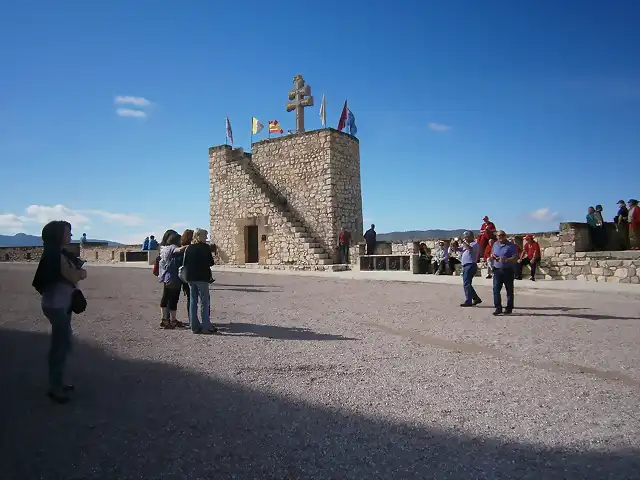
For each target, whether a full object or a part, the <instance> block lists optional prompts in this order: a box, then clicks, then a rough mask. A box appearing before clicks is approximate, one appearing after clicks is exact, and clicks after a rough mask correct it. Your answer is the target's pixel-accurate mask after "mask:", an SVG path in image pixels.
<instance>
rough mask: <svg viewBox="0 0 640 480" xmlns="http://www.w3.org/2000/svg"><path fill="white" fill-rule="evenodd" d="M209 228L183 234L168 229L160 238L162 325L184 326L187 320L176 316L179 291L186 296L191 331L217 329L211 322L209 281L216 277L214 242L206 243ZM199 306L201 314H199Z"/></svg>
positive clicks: (202, 331) (158, 272)
mask: <svg viewBox="0 0 640 480" xmlns="http://www.w3.org/2000/svg"><path fill="white" fill-rule="evenodd" d="M207 237H208V232H207V231H206V230H203V229H200V228H196V229H195V230H191V229H187V230H185V231H184V232H183V233H182V235H180V234H179V233H178V232H176V231H175V230H167V231H166V232H165V233H164V235H163V236H162V241H161V242H160V254H159V256H158V258H157V260H156V262H157V264H156V266H157V268H156V267H154V273H155V274H156V275H157V277H158V281H159V282H160V283H162V297H161V299H160V313H161V320H160V327H161V328H164V329H175V328H185V327H186V326H187V324H185V323H184V322H181V321H180V320H178V318H177V312H178V302H179V301H180V293H181V292H183V293H184V295H185V297H186V298H187V312H188V315H189V324H188V326H189V327H190V328H191V331H192V332H193V333H195V334H213V333H216V332H217V331H218V329H217V328H216V327H215V326H214V325H213V324H212V323H211V297H210V294H209V284H210V283H213V282H214V281H215V280H214V278H213V276H212V273H211V267H212V266H213V263H214V262H213V252H214V250H215V246H213V245H209V244H208V243H207ZM198 306H200V309H199V310H200V317H198Z"/></svg>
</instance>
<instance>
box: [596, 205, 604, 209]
mask: <svg viewBox="0 0 640 480" xmlns="http://www.w3.org/2000/svg"><path fill="white" fill-rule="evenodd" d="M597 209H600V210H604V208H602V205H596V210H597Z"/></svg>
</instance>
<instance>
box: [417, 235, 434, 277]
mask: <svg viewBox="0 0 640 480" xmlns="http://www.w3.org/2000/svg"><path fill="white" fill-rule="evenodd" d="M418 254H419V255H420V256H419V257H418V272H419V273H420V275H425V274H427V273H431V258H432V257H431V250H429V247H427V245H426V244H425V243H424V242H423V243H421V244H420V247H419V249H418Z"/></svg>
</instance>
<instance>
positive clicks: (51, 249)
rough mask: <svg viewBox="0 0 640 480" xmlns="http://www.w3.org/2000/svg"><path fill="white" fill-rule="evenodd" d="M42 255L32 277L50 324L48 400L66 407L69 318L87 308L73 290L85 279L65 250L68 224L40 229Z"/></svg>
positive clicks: (57, 223) (75, 259)
mask: <svg viewBox="0 0 640 480" xmlns="http://www.w3.org/2000/svg"><path fill="white" fill-rule="evenodd" d="M42 243H43V247H44V248H43V252H42V257H41V258H40V263H38V269H37V270H36V274H35V276H34V277H33V283H32V285H33V287H34V288H35V289H36V290H37V291H38V293H39V294H40V295H42V301H41V303H42V311H43V313H44V315H45V316H46V317H47V319H48V320H49V322H50V323H51V344H50V347H49V358H48V361H49V392H48V394H47V395H48V396H49V398H50V399H51V400H52V401H53V402H55V403H67V402H68V401H69V400H70V398H69V396H68V394H69V393H70V392H72V391H73V385H69V384H65V383H64V382H63V378H64V370H65V365H66V361H67V356H68V354H69V352H70V351H71V336H72V330H71V315H72V313H81V312H83V311H84V309H85V308H86V300H85V299H84V296H83V295H82V292H81V291H80V290H78V289H77V288H76V285H77V284H78V282H79V281H80V280H84V279H85V278H87V271H86V270H85V269H83V268H82V265H83V264H84V262H83V261H82V260H81V259H80V258H78V257H77V256H75V255H74V254H73V253H71V252H69V251H67V250H65V248H64V247H65V246H66V245H68V244H69V243H71V224H70V223H69V222H64V221H54V222H50V223H48V224H46V225H45V226H44V228H43V229H42Z"/></svg>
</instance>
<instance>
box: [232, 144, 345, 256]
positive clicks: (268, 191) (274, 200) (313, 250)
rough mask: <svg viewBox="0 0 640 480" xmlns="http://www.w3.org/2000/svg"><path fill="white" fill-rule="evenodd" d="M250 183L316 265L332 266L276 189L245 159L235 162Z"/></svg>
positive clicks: (296, 213) (319, 242)
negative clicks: (280, 218)
mask: <svg viewBox="0 0 640 480" xmlns="http://www.w3.org/2000/svg"><path fill="white" fill-rule="evenodd" d="M237 163H238V164H239V165H240V166H241V168H242V170H243V171H244V172H245V173H246V174H247V176H248V177H249V178H250V179H251V181H252V182H253V183H254V184H255V185H256V186H257V187H258V188H259V189H260V191H261V192H262V194H263V195H264V196H265V198H266V199H267V200H268V201H269V202H271V204H273V205H274V206H275V207H276V208H277V209H278V211H279V212H280V213H281V214H282V216H283V218H284V219H285V222H286V224H287V226H288V227H289V229H290V230H291V232H292V233H293V235H294V237H296V238H298V239H299V241H301V242H302V243H303V244H304V247H305V248H306V249H307V251H309V253H310V254H311V257H312V258H313V260H314V261H315V263H316V264H317V265H332V264H333V260H332V259H331V258H330V255H329V253H327V252H328V248H327V246H326V245H324V244H323V242H322V241H321V240H319V239H318V236H317V235H314V232H313V229H312V228H311V227H309V226H308V225H307V224H306V223H305V221H304V220H303V219H302V215H301V214H299V213H298V212H297V211H296V210H295V209H294V208H293V207H292V206H291V205H290V204H289V203H288V201H287V199H286V197H285V196H284V195H282V194H281V193H280V192H279V191H278V189H277V188H276V187H275V186H273V185H272V184H271V183H270V182H269V181H267V180H266V179H265V178H264V177H263V176H262V174H260V172H258V170H256V169H255V167H254V166H253V165H252V164H251V163H250V161H249V160H248V159H247V158H246V157H245V158H243V159H241V160H240V161H238V162H237Z"/></svg>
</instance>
